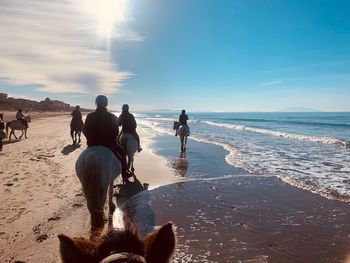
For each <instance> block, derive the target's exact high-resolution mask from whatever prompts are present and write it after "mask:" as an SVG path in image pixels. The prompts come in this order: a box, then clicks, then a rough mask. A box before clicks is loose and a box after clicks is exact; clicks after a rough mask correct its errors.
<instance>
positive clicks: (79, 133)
mask: <svg viewBox="0 0 350 263" xmlns="http://www.w3.org/2000/svg"><path fill="white" fill-rule="evenodd" d="M80 135H81V132H78V136H79V140H78V144H79V143H80V142H81V140H80Z"/></svg>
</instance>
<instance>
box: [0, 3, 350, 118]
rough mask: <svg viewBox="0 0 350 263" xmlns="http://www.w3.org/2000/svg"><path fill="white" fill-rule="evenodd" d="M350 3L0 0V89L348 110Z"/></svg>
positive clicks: (135, 103)
mask: <svg viewBox="0 0 350 263" xmlns="http://www.w3.org/2000/svg"><path fill="white" fill-rule="evenodd" d="M349 10H350V1H347V0H345V1H342V0H337V1H332V0H327V1H325V0H324V1H316V0H308V1H302V0H220V1H217V0H166V1H164V0H53V1H46V0H25V1H24V0H0V34H1V41H0V92H5V93H8V94H9V96H12V97H17V98H28V99H34V100H43V99H45V98H46V97H49V98H51V99H56V100H62V101H64V102H67V103H70V104H71V105H81V106H82V107H85V108H94V107H95V105H94V100H95V97H96V95H98V94H105V95H107V97H108V98H109V109H110V110H120V108H121V106H122V104H124V103H127V104H129V106H130V111H148V110H161V109H171V110H181V109H186V110H187V111H188V112H191V111H193V112H194V111H236V112H237V111H238V112H239V111H279V110H282V109H285V108H309V109H315V110H320V111H350V103H349V99H350V16H349V15H348V11H349Z"/></svg>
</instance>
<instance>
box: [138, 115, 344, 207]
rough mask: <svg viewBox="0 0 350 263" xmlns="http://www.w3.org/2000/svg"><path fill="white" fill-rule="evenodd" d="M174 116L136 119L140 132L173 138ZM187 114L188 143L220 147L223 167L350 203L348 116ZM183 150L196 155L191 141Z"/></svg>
mask: <svg viewBox="0 0 350 263" xmlns="http://www.w3.org/2000/svg"><path fill="white" fill-rule="evenodd" d="M178 115H179V113H178V112H144V113H139V114H135V116H136V117H137V122H138V125H139V127H140V128H142V129H146V130H147V131H149V132H152V133H153V134H156V135H158V136H159V135H171V136H174V131H173V129H172V127H173V121H174V120H176V119H177V118H178ZM188 115H189V118H190V120H189V122H188V123H189V126H190V129H191V135H190V137H189V140H195V141H198V142H204V143H208V144H213V145H216V146H220V147H222V148H223V149H224V150H226V151H227V153H226V156H225V161H226V163H227V165H229V166H232V167H236V168H241V169H243V170H244V171H246V172H247V173H249V174H254V175H257V176H274V177H278V178H280V179H281V180H282V181H284V182H287V183H289V184H291V185H293V186H296V187H299V188H302V189H305V190H308V191H311V192H313V193H317V194H320V195H322V196H324V197H327V198H330V199H336V200H341V201H346V202H350V113H349V112H307V113H306V112H305V113H299V112H298V113H286V112H273V113H232V112H231V113H213V112H210V113H204V112H202V113H191V112H188ZM177 140H178V138H177ZM188 148H189V149H190V150H191V151H196V149H195V148H194V147H193V146H191V141H189V143H188ZM198 151H200V149H198ZM227 171H228V172H229V169H227ZM187 176H188V177H189V178H188V179H190V180H191V179H200V178H202V177H207V176H208V175H205V174H204V173H201V172H200V171H199V172H197V173H192V174H188V175H187ZM220 176H223V177H229V176H233V175H230V174H225V175H220Z"/></svg>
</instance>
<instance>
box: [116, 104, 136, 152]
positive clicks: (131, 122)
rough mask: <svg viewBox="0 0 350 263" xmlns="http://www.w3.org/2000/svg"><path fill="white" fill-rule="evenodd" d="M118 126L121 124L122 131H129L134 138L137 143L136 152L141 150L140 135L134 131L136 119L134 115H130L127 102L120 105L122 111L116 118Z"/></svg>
mask: <svg viewBox="0 0 350 263" xmlns="http://www.w3.org/2000/svg"><path fill="white" fill-rule="evenodd" d="M118 126H122V130H121V132H122V133H131V134H132V135H133V136H134V138H135V140H136V141H137V145H138V150H137V151H138V152H141V151H142V148H141V146H140V137H139V135H138V134H137V132H136V127H137V124H136V120H135V117H134V115H132V114H131V113H130V112H129V105H128V104H124V105H123V107H122V113H121V114H120V115H119V118H118Z"/></svg>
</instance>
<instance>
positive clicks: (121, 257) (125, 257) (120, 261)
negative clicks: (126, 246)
mask: <svg viewBox="0 0 350 263" xmlns="http://www.w3.org/2000/svg"><path fill="white" fill-rule="evenodd" d="M130 259H132V262H137V263H147V262H146V260H145V259H144V258H143V257H141V256H139V255H136V254H133V253H126V252H123V253H115V254H112V255H110V256H108V257H106V258H105V259H103V260H101V261H100V262H99V263H124V262H128V261H129V260H130Z"/></svg>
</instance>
